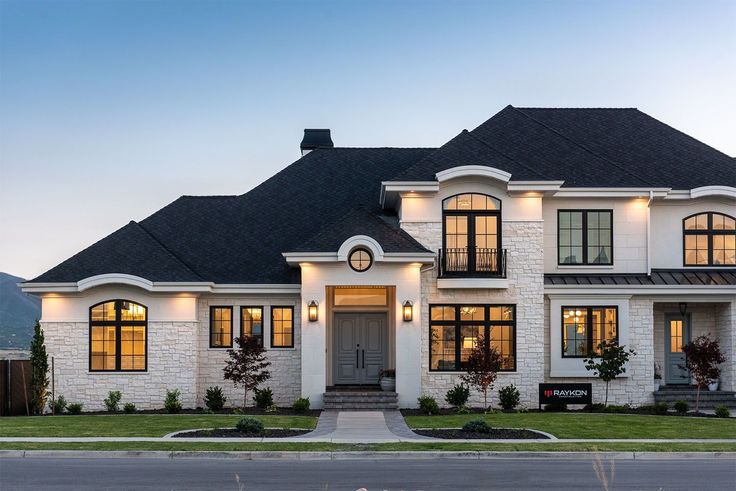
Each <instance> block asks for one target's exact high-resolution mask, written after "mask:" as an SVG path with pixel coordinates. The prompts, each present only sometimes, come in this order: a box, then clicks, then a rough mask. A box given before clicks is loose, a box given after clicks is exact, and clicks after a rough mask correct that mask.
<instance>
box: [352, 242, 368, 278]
mask: <svg viewBox="0 0 736 491" xmlns="http://www.w3.org/2000/svg"><path fill="white" fill-rule="evenodd" d="M358 251H362V252H365V253H366V254H368V258H369V259H370V261H368V266H366V267H365V269H358V268H356V267H355V266H353V263H352V261H351V260H350V258H351V257H352V256H353V254H355V253H356V252H358ZM348 266H350V269H352V270H353V271H355V272H356V273H365V272H366V271H368V270H369V269H371V267H372V266H373V254H371V251H370V250H369V249H368V248H367V247H360V246H359V247H356V248H354V249H352V250H351V251H350V252H349V253H348Z"/></svg>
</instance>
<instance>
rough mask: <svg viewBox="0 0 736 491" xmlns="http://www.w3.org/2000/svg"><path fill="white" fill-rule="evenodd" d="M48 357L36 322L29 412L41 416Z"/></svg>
mask: <svg viewBox="0 0 736 491" xmlns="http://www.w3.org/2000/svg"><path fill="white" fill-rule="evenodd" d="M48 374H49V357H48V355H47V354H46V345H45V344H44V338H43V329H41V324H40V323H39V322H38V320H37V321H36V327H35V328H34V333H33V340H32V341H31V411H32V412H33V413H34V414H42V413H43V408H44V407H45V406H46V399H47V398H48V387H49V375H48Z"/></svg>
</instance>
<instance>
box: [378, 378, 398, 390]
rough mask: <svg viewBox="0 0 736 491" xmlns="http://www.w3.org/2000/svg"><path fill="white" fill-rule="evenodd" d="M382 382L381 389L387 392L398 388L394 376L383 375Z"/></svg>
mask: <svg viewBox="0 0 736 491" xmlns="http://www.w3.org/2000/svg"><path fill="white" fill-rule="evenodd" d="M380 384H381V390H384V391H386V392H394V391H395V390H396V379H395V378H393V377H383V378H382V379H381V382H380Z"/></svg>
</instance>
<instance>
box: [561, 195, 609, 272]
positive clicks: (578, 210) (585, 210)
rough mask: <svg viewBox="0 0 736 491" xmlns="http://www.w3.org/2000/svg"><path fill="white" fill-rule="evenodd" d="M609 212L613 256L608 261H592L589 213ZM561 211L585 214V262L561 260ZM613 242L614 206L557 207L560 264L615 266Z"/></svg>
mask: <svg viewBox="0 0 736 491" xmlns="http://www.w3.org/2000/svg"><path fill="white" fill-rule="evenodd" d="M589 212H592V213H601V212H608V214H609V215H611V257H610V258H609V261H608V262H607V263H591V262H590V261H589V258H588V213H589ZM560 213H582V214H583V228H582V230H583V262H581V263H563V262H560ZM614 249H615V248H614V244H613V208H558V209H557V265H558V266H590V267H594V268H595V267H601V266H613V256H614Z"/></svg>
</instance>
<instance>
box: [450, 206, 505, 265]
mask: <svg viewBox="0 0 736 491" xmlns="http://www.w3.org/2000/svg"><path fill="white" fill-rule="evenodd" d="M442 227H443V234H442V250H441V251H440V263H441V268H442V269H441V274H442V275H444V276H502V275H503V273H504V271H503V269H504V268H503V265H504V260H503V254H502V249H501V201H500V200H498V199H496V198H494V197H492V196H487V195H485V194H477V193H467V194H458V195H455V196H451V197H449V198H447V199H445V200H444V201H443V202H442Z"/></svg>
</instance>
